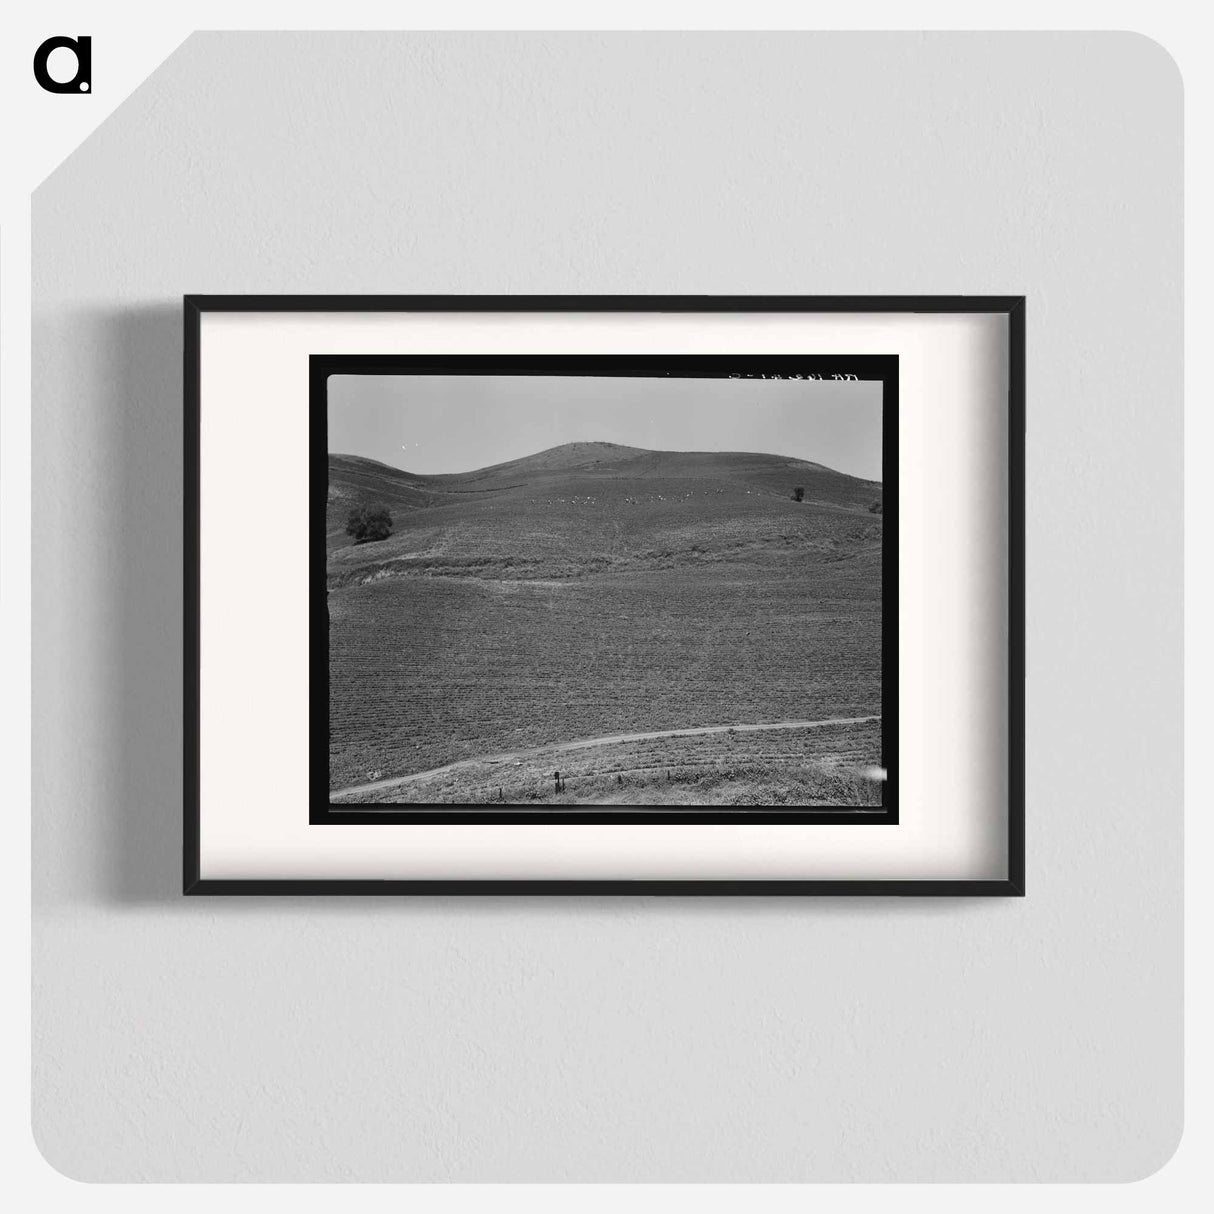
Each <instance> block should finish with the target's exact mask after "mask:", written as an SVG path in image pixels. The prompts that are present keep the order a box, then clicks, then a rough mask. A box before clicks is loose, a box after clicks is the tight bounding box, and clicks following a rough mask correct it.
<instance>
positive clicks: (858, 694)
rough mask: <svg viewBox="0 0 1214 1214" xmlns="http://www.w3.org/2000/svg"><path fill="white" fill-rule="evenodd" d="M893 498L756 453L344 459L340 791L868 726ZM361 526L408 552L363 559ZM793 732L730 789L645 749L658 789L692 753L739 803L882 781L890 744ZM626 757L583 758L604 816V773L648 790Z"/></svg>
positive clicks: (333, 723) (701, 753)
mask: <svg viewBox="0 0 1214 1214" xmlns="http://www.w3.org/2000/svg"><path fill="white" fill-rule="evenodd" d="M798 487H799V488H802V489H803V490H804V495H803V496H804V500H803V501H800V502H798V501H795V500H793V491H794V489H796V488H798ZM880 500H881V485H880V484H879V483H877V482H872V481H865V480H860V479H857V478H854V477H850V476H847V475H845V474H843V473H840V472H837V471H835V470H833V469H830V468H827V467H824V466H823V465H820V464H814V463H810V462H806V461H803V460H796V459H790V458H786V457H783V456H778V455H770V454H763V453H752V452H675V451H647V450H642V449H639V448H634V447H622V446H617V445H615V444H610V443H590V442H587V443H570V444H566V445H564V446H560V447H554V448H551V449H549V450H547V451H541V452H537V453H536V454H534V455H530V456H526V457H524V458H522V459H517V460H511V461H509V462H506V463H502V464H498V465H494V466H492V467H488V468H481V469H477V470H475V471H471V472H465V473H455V474H446V475H419V474H415V473H410V472H406V471H402V470H399V469H396V468H392V467H390V466H389V465H386V464H381V463H377V462H376V461H374V460H369V459H364V458H361V457H355V456H348V455H332V456H330V458H329V495H328V509H327V517H326V548H327V553H328V559H327V584H328V588H329V595H328V599H329V603H328V606H329V618H330V684H331V695H330V718H331V720H330V734H331V739H330V768H331V787H332V788H333V789H334V790H341V789H344V788H348V787H351V786H356V785H360V784H362V783H364V782H366V781H368V780H381V779H384V778H388V777H395V776H404V775H408V774H409V773H417V772H425V771H428V770H430V769H437V768H439V767H442V766H444V765H447V764H451V763H453V762H457V761H464V760H469V759H479V758H480V757H482V756H488V755H494V756H500V755H501V754H502V753H503V752H509V751H511V750H512V749H515V748H517V749H527V750H528V751H529V752H532V751H537V750H538V751H540V752H542V749H543V748H544V747H546V746H556V745H559V744H562V743H567V742H569V741H570V740H573V739H579V738H580V739H586V738H595V737H598V736H600V735H613V734H621V733H629V732H635V731H638V730H658V731H675V730H681V729H684V728H687V727H693V726H720V725H730V724H746V725H753V724H758V723H762V722H775V721H781V720H788V719H798V720H806V721H809V720H816V719H823V718H832V719H833V718H847V719H853V718H854V719H857V720H858V719H861V718H864V719H871V718H872V717H873V715H874V714H879V713H880V710H881V709H880V703H881V696H880V674H881V671H880V656H881V655H880V649H881V644H880V638H881V542H882V539H881V537H882V527H883V519H882V515H881V514H879V513H873V512H871V511H870V507H871V506H872V505H873V504H874V503H875V502H879V501H880ZM359 506H385V507H387V509H388V510H389V511H390V513H391V515H392V518H393V532H392V534H391V535H390V536H389V537H388V538H387V539H384V540H380V541H376V542H369V543H360V544H356V543H354V542H353V541H352V540H351V538H350V537H349V536H348V535H346V533H345V524H346V520H347V518H348V516H349V514H350V512H351V510H353V509H355V508H356V507H359ZM858 731H859V732H858ZM787 732H788V736H781V737H779V738H772V739H768V740H766V741H765V742H764V746H763V748H761V749H758V750H753V752H752V751H747V752H746V755H747V756H748V757H747V760H746V762H747V763H749V764H750V765H751V766H750V767H746V764H742V767H740V768H739V769H738V772H739V773H741V774H738V778H737V779H736V780H734V781H733V782H732V783H730V781H728V780H726V781H724V784H722V781H721V780H719V779H717V777H718V776H719V775H720V773H719V772H717V771H716V770H715V769H714V768H713V764H714V763H715V762H716V761H717V760H716V759H714V757H713V755H714V754H715V753H716V752H717V750H720V748H719V747H718V748H716V749H715V750H714V748H713V747H712V746H709V745H706V744H704V743H703V741H702V740H700V741H698V742H696V743H695V744H694V745H693V744H692V743H691V742H690V741H688V740H680V739H677V738H673V739H670V740H669V742H668V743H667V742H665V741H664V742H663V743H662V746H661V747H660V748H659V749H660V750H661V753H662V754H663V755H664V758H663V759H662V760H661V761H657V762H655V761H654V760H653V755H654V753H656V752H655V750H654V747H649V748H648V749H647V750H646V752H645V753H646V754H647V755H648V759H647V764H648V766H647V768H646V770H649V769H652V770H660V769H662V768H663V764H664V765H665V770H666V771H667V773H669V771H670V770H673V769H675V768H678V769H679V770H685V769H686V768H687V764H686V763H684V762H683V761H682V760H683V759H684V758H688V761H689V762H690V761H691V759H690V757H689V756H693V755H694V763H693V767H694V768H695V770H696V771H698V772H699V773H700V775H699V776H698V777H697V779H698V780H699V781H700V784H701V785H703V787H709V786H710V785H711V786H712V787H713V788H714V789H715V790H716V792H715V793H714V796H715V797H716V798H717V799H726V800H727V799H728V798H729V797H733V796H742V797H743V799H745V795H746V794H745V793H744V792H739V788H743V789H744V788H745V787H749V786H750V785H751V784H753V785H754V787H759V786H762V787H763V788H766V789H770V787H771V778H773V776H772V773H773V771H774V772H775V773H776V775H775V777H774V778H776V779H777V780H778V779H779V778H780V773H781V772H782V771H783V772H786V774H788V776H789V779H790V780H792V782H793V783H794V784H795V783H796V780H795V779H793V776H794V774H795V773H794V771H793V769H794V768H797V769H803V768H805V766H806V764H809V765H810V766H814V765H817V767H819V768H821V767H822V765H823V764H825V765H826V768H830V769H831V771H832V772H834V773H835V774H834V775H832V777H831V778H832V779H834V778H835V776H837V774H838V773H837V770H836V769H838V767H839V764H840V763H844V764H845V766H847V767H848V770H852V769H853V768H855V769H858V768H859V767H860V766H863V765H864V763H865V762H867V763H869V764H871V763H876V762H879V759H880V755H879V730H877V731H876V732H874V729H873V728H872V727H871V726H866V727H865V728H864V729H862V730H861V729H860V727H859V726H856V727H846V728H845V727H839V728H838V729H834V730H830V729H826V730H816V731H813V736H812V737H810V736H809V734H808V733H806V734H798V733H797V732H796V731H787ZM836 735H837V736H836ZM874 739H877V740H876V741H875V740H874ZM727 749H728V748H727ZM608 750H610V748H609V747H608V748H605V749H604V753H603V754H602V755H599V754H597V753H596V752H588V753H582V754H579V764H580V767H579V770H583V771H584V772H585V774H586V776H587V789H590V788H591V786H593V787H594V788H595V789H598V793H596V794H595V795H596V799H597V798H598V797H599V796H600V795H601V794H602V787H601V779H599V777H601V776H602V775H603V773H604V772H607V771H611V772H613V773H614V774H615V776H616V778H617V779H619V780H620V781H623V780H624V777H625V775H628V773H629V772H632V769H631V768H628V767H627V766H626V765H625V766H624V767H620V766H619V763H620V762H623V759H622V758H621V755H622V752H620V751H618V749H617V751H615V752H613V753H614V758H613V757H611V756H610V755H608V754H607V751H608ZM874 751H876V753H874ZM722 753H723V752H722ZM732 753H733V754H734V755H735V758H737V757H738V756H741V755H742V753H743V752H742V750H741V749H739V748H738V747H737V746H736V745H734V747H733V750H732ZM539 761H540V760H537V762H539ZM738 762H739V763H740V762H741V759H740V758H738ZM613 763H614V764H616V766H614V767H613V766H612V764H613ZM755 763H759V764H760V765H761V766H762V771H761V772H758V774H756V772H757V770H758V769H754V770H751V769H752V768H753V767H754V764H755ZM705 764H707V765H708V766H707V767H705V766H704V765H705ZM773 764H774V767H773ZM832 764H833V767H832ZM742 768H746V771H749V772H750V775H749V776H746V775H745V773H743V772H742ZM823 770H825V768H823ZM705 773H708V774H710V775H712V777H713V778H712V779H709V780H708V781H707V783H705V782H704V780H703V779H700V777H704V776H705ZM819 774H820V773H819ZM760 775H761V776H762V777H763V778H762V779H759V776H760ZM592 777H593V778H592ZM751 777H754V778H753V780H752V779H751ZM629 778H630V779H633V780H634V782H635V785H636V787H637V789H638V792H637V795H638V796H645V797H652V796H654V795H655V792H654V789H653V788H652V787H647V786H646V783H645V781H644V780H640V779H639V777H638V776H637V773H636V772H632V775H630V776H629ZM748 781H749V783H748ZM827 783H829V781H828V782H827ZM490 784H492V778H491V775H490V778H489V779H488V782H486V779H485V778H484V773H483V772H481V773H479V775H478V782H477V783H476V784H475V788H473V785H472V784H470V783H468V782H467V781H465V782H464V783H463V784H462V785H461V783H460V780H459V779H457V778H455V777H452V776H450V775H448V777H446V778H445V779H444V781H443V784H442V787H441V789H440V788H439V787H438V786H437V785H436V786H435V787H433V788H429V789H428V788H427V787H425V786H424V784H423V786H420V787H418V788H413V789H412V790H411V791H410V792H409V794H408V795H409V796H410V797H412V798H413V799H426V798H427V797H433V798H434V799H440V793H441V799H447V800H455V801H458V800H460V799H465V798H466V799H480V798H481V797H482V795H483V793H484V789H485V788H487V787H489V785H490ZM811 785H812V786H814V787H819V786H823V787H824V786H825V785H824V784H823V780H822V779H820V778H818V776H815V779H814V780H813V781H809V782H805V783H803V784H802V785H798V786H799V787H805V788H809V787H810V786H811ZM541 787H542V786H541ZM621 787H624V785H623V784H622V783H621ZM504 788H505V785H504V784H501V783H499V789H501V790H502V791H501V792H499V794H498V795H502V796H504V795H505V792H504ZM642 789H644V791H639V790H642ZM862 793H863V797H867V798H868V800H867V803H869V804H872V803H873V800H872V798H873V797H874V796H876V797H877V799H878V801H879V793H877V792H874V790H873V789H871V788H866V789H863V790H862ZM474 794H475V798H474ZM511 795H512V796H514V795H517V796H518V797H520V798H523V797H525V799H529V800H533V799H534V794H533V791H532V790H531V789H530V787H528V788H527V789H523V790H516V792H515V793H512V794H511ZM588 795H589V793H588ZM767 795H768V794H766V793H765V794H764V796H767ZM806 795H808V794H806ZM857 795H859V794H857ZM368 799H370V798H368ZM379 799H382V797H381V798H379ZM400 799H401V800H404V799H405V795H404V794H402V795H401V796H400ZM616 799H618V798H616Z"/></svg>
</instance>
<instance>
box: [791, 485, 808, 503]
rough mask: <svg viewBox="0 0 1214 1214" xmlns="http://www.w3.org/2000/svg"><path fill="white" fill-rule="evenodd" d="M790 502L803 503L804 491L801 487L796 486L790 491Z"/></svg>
mask: <svg viewBox="0 0 1214 1214" xmlns="http://www.w3.org/2000/svg"><path fill="white" fill-rule="evenodd" d="M792 500H793V501H794V502H803V501H804V500H805V490H804V488H802V486H800V485H798V486H797V487H796V488H795V489H794V490H793V491H792Z"/></svg>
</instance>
